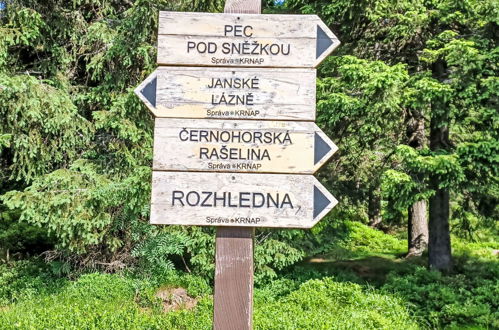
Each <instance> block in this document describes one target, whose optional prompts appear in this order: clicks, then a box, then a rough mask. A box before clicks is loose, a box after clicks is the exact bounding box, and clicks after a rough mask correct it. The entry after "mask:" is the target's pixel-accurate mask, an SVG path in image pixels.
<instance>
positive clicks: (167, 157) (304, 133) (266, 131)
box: [153, 118, 337, 174]
mask: <svg viewBox="0 0 499 330" xmlns="http://www.w3.org/2000/svg"><path fill="white" fill-rule="evenodd" d="M336 150H337V147H336V145H335V144H334V143H333V142H332V141H331V140H330V139H329V138H328V137H327V136H326V135H325V134H324V133H323V132H322V131H321V129H320V128H319V127H317V125H316V124H314V123H312V122H286V121H254V120H247V121H236V120H231V121H228V120H203V121H200V120H196V119H167V118H157V119H156V125H155V129H154V160H153V170H155V171H215V172H257V173H302V174H313V173H315V172H316V171H317V170H318V169H319V168H320V167H321V166H322V165H323V164H324V163H325V162H326V161H327V160H328V159H329V158H330V157H331V155H332V154H333V153H334V152H335V151H336Z"/></svg>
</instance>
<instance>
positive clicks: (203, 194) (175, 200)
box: [151, 171, 337, 228]
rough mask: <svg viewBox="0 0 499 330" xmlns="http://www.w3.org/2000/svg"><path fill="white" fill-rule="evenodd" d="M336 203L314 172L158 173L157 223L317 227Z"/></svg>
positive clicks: (154, 209)
mask: <svg viewBox="0 0 499 330" xmlns="http://www.w3.org/2000/svg"><path fill="white" fill-rule="evenodd" d="M336 204H337V200H336V199H335V198H334V197H333V196H332V195H331V194H330V193H329V192H328V191H327V190H326V189H325V188H324V187H323V186H322V185H321V184H320V182H319V181H317V179H315V178H314V177H313V176H311V175H285V174H258V175H257V174H247V173H246V174H242V173H197V172H158V171H156V172H153V177H152V199H151V223H152V224H168V225H199V226H232V227H234V226H241V227H281V228H311V227H313V226H314V224H316V223H317V222H318V221H319V220H320V219H321V218H322V217H323V216H325V215H326V214H327V213H328V212H329V210H331V209H332V208H333V207H334V206H335V205H336Z"/></svg>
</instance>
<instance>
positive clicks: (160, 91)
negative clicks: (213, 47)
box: [135, 67, 316, 121]
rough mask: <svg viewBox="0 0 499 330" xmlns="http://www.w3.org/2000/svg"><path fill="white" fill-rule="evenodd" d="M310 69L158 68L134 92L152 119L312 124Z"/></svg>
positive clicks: (313, 107) (314, 74)
mask: <svg viewBox="0 0 499 330" xmlns="http://www.w3.org/2000/svg"><path fill="white" fill-rule="evenodd" d="M315 76H316V72H315V69H301V68H300V69H273V68H233V69H227V68H201V67H159V68H158V69H156V71H155V72H153V73H152V74H151V75H150V76H149V77H148V78H147V79H146V80H145V81H144V82H143V83H142V84H140V85H139V86H138V87H137V89H136V90H135V93H136V94H137V95H138V96H139V97H140V98H141V99H142V101H144V103H145V104H146V105H147V106H148V107H149V110H151V111H152V112H153V113H154V115H155V116H156V117H169V118H218V119H266V120H308V121H314V120H315Z"/></svg>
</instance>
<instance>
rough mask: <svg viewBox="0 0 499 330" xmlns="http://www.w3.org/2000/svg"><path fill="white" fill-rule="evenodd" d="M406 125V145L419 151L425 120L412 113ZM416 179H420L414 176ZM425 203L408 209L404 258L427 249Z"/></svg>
mask: <svg viewBox="0 0 499 330" xmlns="http://www.w3.org/2000/svg"><path fill="white" fill-rule="evenodd" d="M410 116H411V117H410V118H409V120H408V123H407V137H408V145H410V146H411V147H413V148H415V149H417V150H420V149H422V148H423V147H424V146H425V145H426V136H425V135H426V132H425V118H424V116H423V114H422V113H421V112H419V111H416V110H415V111H412V112H411V113H410ZM416 179H417V180H419V181H421V180H422V178H421V177H418V176H417V175H416ZM426 208H427V202H426V200H419V201H416V202H414V204H412V205H411V206H410V207H409V209H408V212H407V213H408V219H407V232H408V239H407V243H408V251H407V255H406V257H411V256H421V255H422V254H423V252H424V251H426V249H427V247H428V218H427V216H426Z"/></svg>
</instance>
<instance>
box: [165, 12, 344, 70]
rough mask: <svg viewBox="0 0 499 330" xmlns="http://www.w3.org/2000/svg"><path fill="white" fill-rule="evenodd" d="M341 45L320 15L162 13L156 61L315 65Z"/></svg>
mask: <svg viewBox="0 0 499 330" xmlns="http://www.w3.org/2000/svg"><path fill="white" fill-rule="evenodd" d="M339 44H340V42H339V41H338V39H337V38H336V36H335V35H334V34H333V32H331V30H329V28H328V27H327V26H326V25H325V24H324V23H323V22H322V21H321V20H320V18H319V17H318V16H317V15H254V14H210V13H180V12H160V15H159V35H158V60H157V62H158V64H160V65H202V66H246V67H248V66H256V67H316V66H317V65H319V63H320V62H321V61H322V60H323V59H324V58H325V57H326V56H327V55H329V54H330V53H331V52H332V51H333V50H334V49H335V48H336V47H338V45H339Z"/></svg>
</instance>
